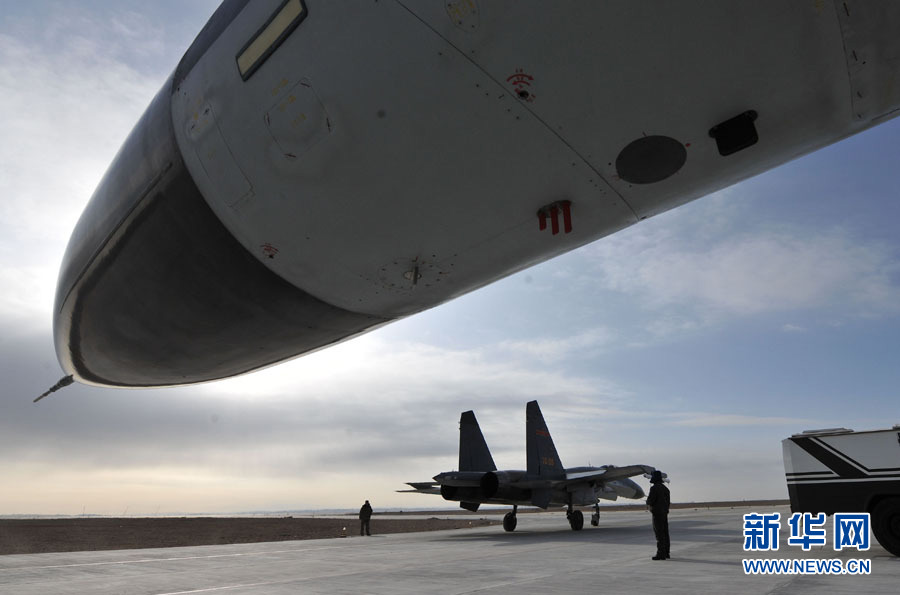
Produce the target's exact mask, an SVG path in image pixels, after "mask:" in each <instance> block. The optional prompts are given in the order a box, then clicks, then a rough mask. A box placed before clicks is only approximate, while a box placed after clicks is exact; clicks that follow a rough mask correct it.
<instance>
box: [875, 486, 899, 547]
mask: <svg viewBox="0 0 900 595" xmlns="http://www.w3.org/2000/svg"><path fill="white" fill-rule="evenodd" d="M872 533H874V534H875V539H877V540H878V543H880V544H881V547H883V548H884V549H886V550H887V551H889V552H890V553H892V554H894V555H895V556H900V498H885V499H884V500H882V501H881V502H879V503H878V504H876V505H875V508H874V509H873V510H872Z"/></svg>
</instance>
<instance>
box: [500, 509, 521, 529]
mask: <svg viewBox="0 0 900 595" xmlns="http://www.w3.org/2000/svg"><path fill="white" fill-rule="evenodd" d="M517 522H518V520H517V519H516V513H514V512H507V513H506V514H505V515H503V530H504V531H515V530H516V523H517Z"/></svg>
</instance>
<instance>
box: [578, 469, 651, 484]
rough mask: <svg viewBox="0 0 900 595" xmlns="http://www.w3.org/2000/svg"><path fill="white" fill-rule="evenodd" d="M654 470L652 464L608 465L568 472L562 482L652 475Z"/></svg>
mask: <svg viewBox="0 0 900 595" xmlns="http://www.w3.org/2000/svg"><path fill="white" fill-rule="evenodd" d="M654 471H656V468H655V467H651V466H650V465H624V466H622V467H616V466H614V465H606V466H604V467H601V468H600V469H596V470H592V471H582V472H576V473H566V479H565V480H564V481H563V482H561V483H575V482H578V483H580V482H591V481H595V482H596V481H599V482H604V481H612V480H614V479H622V478H625V477H634V476H635V475H650V474H651V473H653V472H654ZM663 477H666V474H665V473H663Z"/></svg>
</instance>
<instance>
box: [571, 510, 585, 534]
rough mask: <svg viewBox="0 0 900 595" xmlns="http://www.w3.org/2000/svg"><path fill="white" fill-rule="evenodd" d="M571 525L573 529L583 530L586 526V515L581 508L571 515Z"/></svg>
mask: <svg viewBox="0 0 900 595" xmlns="http://www.w3.org/2000/svg"><path fill="white" fill-rule="evenodd" d="M569 526H571V527H572V531H581V529H582V528H583V527H584V515H583V514H582V513H581V511H580V510H575V511H573V512H572V514H570V515H569Z"/></svg>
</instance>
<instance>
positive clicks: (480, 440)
mask: <svg viewBox="0 0 900 595" xmlns="http://www.w3.org/2000/svg"><path fill="white" fill-rule="evenodd" d="M459 470H460V471H496V470H497V466H496V465H494V458H493V457H492V456H491V451H490V449H488V445H487V442H485V440H484V434H482V433H481V428H480V427H479V426H478V420H477V419H475V412H473V411H463V413H462V415H460V416H459Z"/></svg>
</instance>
